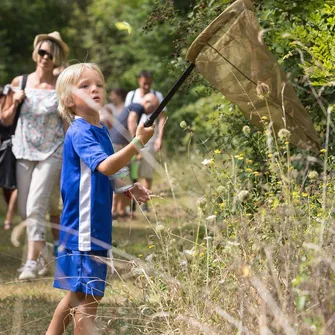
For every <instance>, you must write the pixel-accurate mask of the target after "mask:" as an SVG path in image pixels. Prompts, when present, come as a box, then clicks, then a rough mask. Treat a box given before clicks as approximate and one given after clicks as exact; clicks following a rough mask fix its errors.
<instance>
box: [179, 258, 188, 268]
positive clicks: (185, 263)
mask: <svg viewBox="0 0 335 335" xmlns="http://www.w3.org/2000/svg"><path fill="white" fill-rule="evenodd" d="M179 265H180V266H181V267H183V266H187V261H185V260H184V261H181V262H180V263H179Z"/></svg>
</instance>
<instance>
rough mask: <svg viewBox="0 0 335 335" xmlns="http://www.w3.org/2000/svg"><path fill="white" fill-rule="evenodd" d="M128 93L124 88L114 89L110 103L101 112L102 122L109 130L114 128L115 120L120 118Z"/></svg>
mask: <svg viewBox="0 0 335 335" xmlns="http://www.w3.org/2000/svg"><path fill="white" fill-rule="evenodd" d="M126 95H127V92H126V91H125V90H124V89H123V88H113V89H112V90H111V91H110V93H109V100H110V103H109V104H106V105H105V106H104V108H102V109H101V111H100V112H99V114H100V121H101V122H102V123H103V124H104V125H105V126H106V127H107V128H108V130H109V132H110V131H111V129H112V126H113V118H116V117H118V115H119V114H120V113H121V112H122V109H123V107H124V103H125V99H126Z"/></svg>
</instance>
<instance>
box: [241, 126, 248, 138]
mask: <svg viewBox="0 0 335 335" xmlns="http://www.w3.org/2000/svg"><path fill="white" fill-rule="evenodd" d="M242 132H243V134H244V135H245V136H248V135H249V134H250V127H249V126H244V127H243V128H242Z"/></svg>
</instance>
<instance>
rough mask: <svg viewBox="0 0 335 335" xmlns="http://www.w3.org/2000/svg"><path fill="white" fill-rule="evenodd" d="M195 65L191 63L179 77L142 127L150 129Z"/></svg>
mask: <svg viewBox="0 0 335 335" xmlns="http://www.w3.org/2000/svg"><path fill="white" fill-rule="evenodd" d="M194 67H195V65H194V64H193V63H191V64H190V65H189V66H188V68H187V69H186V70H185V72H184V73H183V74H182V75H181V77H180V78H179V79H178V80H177V81H176V83H175V84H174V86H173V87H172V88H171V90H170V91H169V93H168V94H167V96H166V97H165V98H164V99H163V101H162V102H161V103H160V104H159V106H158V107H157V108H156V110H155V111H154V112H153V113H152V114H151V115H150V117H149V118H148V119H147V120H146V121H145V122H144V127H150V126H151V125H152V124H153V123H154V121H155V120H156V119H157V116H158V115H159V113H160V112H161V111H162V110H163V109H164V107H165V106H166V105H167V104H168V102H169V101H170V100H171V98H172V97H173V96H174V94H175V93H176V92H177V90H178V88H179V87H180V85H181V84H182V83H183V82H184V81H185V79H186V78H187V77H188V76H189V74H190V73H191V72H192V70H193V69H194Z"/></svg>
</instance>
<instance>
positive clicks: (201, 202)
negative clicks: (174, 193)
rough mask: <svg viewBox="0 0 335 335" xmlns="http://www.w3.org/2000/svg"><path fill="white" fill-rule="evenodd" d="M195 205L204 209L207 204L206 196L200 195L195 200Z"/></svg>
mask: <svg viewBox="0 0 335 335" xmlns="http://www.w3.org/2000/svg"><path fill="white" fill-rule="evenodd" d="M197 205H198V207H199V208H200V209H204V208H205V207H206V205H207V200H206V198H204V197H202V198H199V199H198V200H197Z"/></svg>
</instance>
